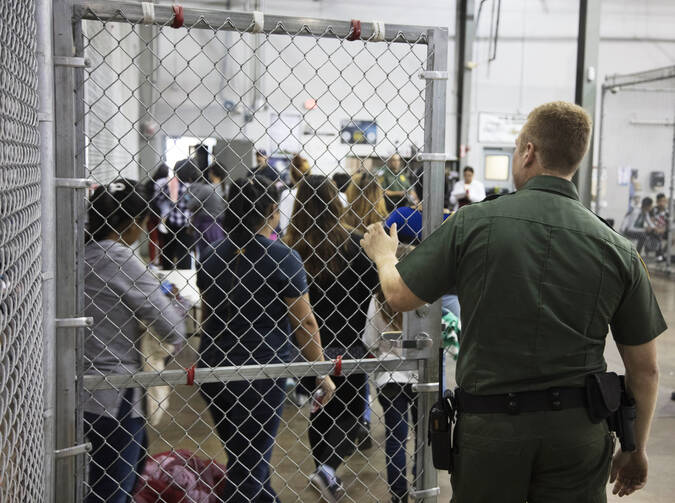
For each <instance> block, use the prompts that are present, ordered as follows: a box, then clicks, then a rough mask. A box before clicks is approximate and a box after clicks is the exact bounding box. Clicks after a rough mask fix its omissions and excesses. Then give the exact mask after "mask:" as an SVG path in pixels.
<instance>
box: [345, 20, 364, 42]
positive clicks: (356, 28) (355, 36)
mask: <svg viewBox="0 0 675 503" xmlns="http://www.w3.org/2000/svg"><path fill="white" fill-rule="evenodd" d="M347 40H361V21H359V20H358V19H352V31H351V32H350V33H349V35H348V36H347Z"/></svg>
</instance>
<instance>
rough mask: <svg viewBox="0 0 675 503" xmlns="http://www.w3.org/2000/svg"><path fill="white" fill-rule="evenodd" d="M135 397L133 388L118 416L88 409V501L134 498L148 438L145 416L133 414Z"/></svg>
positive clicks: (122, 502) (108, 502)
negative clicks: (101, 414) (146, 435)
mask: <svg viewBox="0 0 675 503" xmlns="http://www.w3.org/2000/svg"><path fill="white" fill-rule="evenodd" d="M132 397H133V390H132V389H131V388H129V390H128V391H127V393H125V395H124V398H123V399H122V404H121V405H120V409H119V413H118V414H117V419H113V418H110V417H104V416H99V415H96V414H91V413H89V412H85V413H84V434H85V437H86V438H87V440H88V441H89V442H91V447H92V449H91V462H90V464H89V487H90V490H91V492H90V493H89V494H88V495H87V498H86V502H87V503H100V502H106V503H126V502H127V501H130V499H131V498H130V496H131V493H132V491H133V490H134V486H135V485H136V479H137V477H138V473H137V471H136V468H137V465H138V462H139V460H140V458H141V455H142V454H143V455H144V452H143V451H144V448H143V444H144V439H145V428H144V424H145V418H142V417H131V415H130V412H131V402H130V400H131V399H132Z"/></svg>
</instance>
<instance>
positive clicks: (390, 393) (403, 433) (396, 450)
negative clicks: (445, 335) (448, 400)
mask: <svg viewBox="0 0 675 503" xmlns="http://www.w3.org/2000/svg"><path fill="white" fill-rule="evenodd" d="M377 398H378V399H379V401H380V404H381V405H382V409H383V411H384V427H385V438H386V440H385V447H384V452H385V456H386V460H387V482H388V483H389V491H390V492H391V495H392V496H394V497H398V498H406V497H407V494H408V479H407V473H406V457H407V452H406V448H405V447H406V445H405V444H406V441H407V439H408V410H410V414H411V416H412V422H413V425H417V405H416V403H415V395H414V394H413V392H412V387H411V386H410V384H402V383H388V384H385V385H384V386H383V387H382V388H380V389H378V393H377ZM415 468H416V467H415V466H413V476H414V474H415V473H416V469H415Z"/></svg>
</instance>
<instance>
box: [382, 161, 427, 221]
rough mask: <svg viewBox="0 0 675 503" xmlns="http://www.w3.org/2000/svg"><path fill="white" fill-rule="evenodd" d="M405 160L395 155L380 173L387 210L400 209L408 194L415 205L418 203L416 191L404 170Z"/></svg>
mask: <svg viewBox="0 0 675 503" xmlns="http://www.w3.org/2000/svg"><path fill="white" fill-rule="evenodd" d="M402 166H403V159H401V156H400V155H399V154H398V153H395V154H393V155H392V156H391V157H390V158H389V160H388V161H387V164H386V166H385V167H384V168H383V169H382V170H381V171H380V172H379V173H378V176H379V179H380V185H381V186H382V188H383V189H384V194H385V196H386V201H387V203H388V205H387V210H388V211H392V210H393V209H394V208H396V207H398V206H399V205H400V203H401V201H404V200H405V198H406V195H407V194H410V197H411V198H412V202H413V203H417V202H418V198H417V194H416V193H415V189H414V188H413V187H412V183H411V181H410V179H409V178H408V176H407V175H406V174H405V170H404V169H402Z"/></svg>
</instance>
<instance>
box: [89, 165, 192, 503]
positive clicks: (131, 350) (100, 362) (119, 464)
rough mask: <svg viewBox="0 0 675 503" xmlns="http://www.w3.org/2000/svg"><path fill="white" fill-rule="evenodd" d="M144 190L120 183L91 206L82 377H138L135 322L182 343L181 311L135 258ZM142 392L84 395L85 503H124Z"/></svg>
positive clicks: (139, 452) (103, 190)
mask: <svg viewBox="0 0 675 503" xmlns="http://www.w3.org/2000/svg"><path fill="white" fill-rule="evenodd" d="M144 192H145V190H144V187H143V185H141V184H138V183H136V182H134V181H132V180H128V179H124V178H120V179H117V180H115V181H113V182H112V183H109V184H108V185H101V186H99V187H98V188H97V189H96V190H95V191H94V193H93V195H92V196H91V198H90V201H89V211H88V216H89V222H88V225H87V244H86V247H85V263H86V266H85V267H86V270H85V278H84V293H85V308H84V311H85V316H89V317H92V318H93V319H94V325H93V328H92V330H91V331H90V332H87V335H86V337H85V343H84V356H85V370H84V373H85V374H88V375H97V376H100V375H105V374H126V375H132V374H135V373H137V372H140V371H141V370H142V367H143V365H142V363H143V362H142V359H143V357H142V355H141V353H140V351H139V349H138V347H139V343H140V339H141V337H142V335H143V333H144V329H143V328H142V327H141V325H140V322H143V323H144V324H145V325H146V326H147V327H149V328H151V329H152V331H153V332H154V333H155V334H156V335H157V336H158V337H160V338H162V339H163V341H165V342H167V343H170V344H173V345H174V346H175V347H176V352H177V351H178V350H179V349H180V348H181V347H182V345H183V343H184V342H185V310H184V309H183V308H182V307H181V305H180V304H179V302H178V300H177V299H176V297H175V296H174V295H173V294H172V293H171V292H166V293H165V292H164V291H163V289H162V287H161V285H160V282H159V280H157V278H155V276H154V275H153V274H152V273H151V272H150V271H148V269H147V268H146V265H145V264H144V263H143V262H142V261H141V260H140V259H139V258H138V257H137V256H136V255H135V254H134V250H133V249H132V247H133V246H134V243H136V242H137V241H138V240H139V238H140V237H141V235H143V234H144V230H143V226H144V224H145V221H146V217H147V212H148V200H147V198H146V195H145V193H144ZM142 395H143V391H142V390H141V389H140V388H121V389H106V390H97V391H86V390H84V391H83V392H82V403H83V408H84V428H85V436H86V437H87V440H88V441H89V442H91V444H92V451H91V462H90V464H89V491H90V492H89V495H88V496H87V499H86V501H87V503H93V502H102V501H105V502H108V503H123V502H126V501H128V499H129V495H130V494H131V492H132V491H133V488H134V485H135V483H136V477H137V473H136V471H135V468H136V465H137V463H138V462H139V460H140V459H142V458H143V457H144V456H145V453H144V452H143V444H144V437H145V429H144V424H145V419H144V417H143V412H142V410H141V406H140V404H141V403H142Z"/></svg>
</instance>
